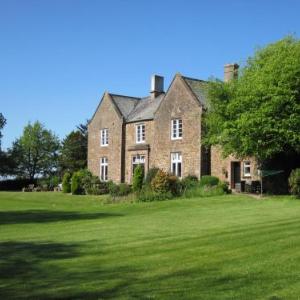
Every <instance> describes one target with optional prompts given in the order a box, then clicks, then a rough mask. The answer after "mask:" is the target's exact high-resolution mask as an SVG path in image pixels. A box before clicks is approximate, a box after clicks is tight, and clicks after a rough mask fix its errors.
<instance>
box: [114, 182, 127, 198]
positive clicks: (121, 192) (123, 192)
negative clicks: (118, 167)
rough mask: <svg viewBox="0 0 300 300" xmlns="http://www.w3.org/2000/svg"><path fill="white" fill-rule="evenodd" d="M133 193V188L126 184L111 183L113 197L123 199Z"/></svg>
mask: <svg viewBox="0 0 300 300" xmlns="http://www.w3.org/2000/svg"><path fill="white" fill-rule="evenodd" d="M130 192H131V187H130V186H129V185H128V184H126V183H120V184H116V183H113V182H110V183H109V194H110V195H111V196H112V197H123V196H127V195H128V194H130Z"/></svg>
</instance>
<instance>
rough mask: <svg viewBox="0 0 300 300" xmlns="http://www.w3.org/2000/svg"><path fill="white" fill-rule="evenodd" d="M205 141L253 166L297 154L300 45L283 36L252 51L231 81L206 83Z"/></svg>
mask: <svg viewBox="0 0 300 300" xmlns="http://www.w3.org/2000/svg"><path fill="white" fill-rule="evenodd" d="M208 100H209V108H208V114H207V115H206V117H205V125H206V128H205V129H206V134H207V138H206V142H207V143H208V144H219V145H221V146H222V149H223V152H224V154H225V155H228V154H234V155H235V156H237V157H246V156H253V157H255V158H256V159H257V160H258V162H260V163H261V162H263V161H264V160H266V159H269V158H272V157H273V156H274V155H276V154H278V153H281V152H287V151H292V152H298V153H299V152H300V130H299V128H300V41H299V40H298V39H296V38H293V37H290V36H289V37H286V38H284V39H282V40H280V41H278V42H276V43H274V44H270V45H268V46H267V47H265V48H262V49H259V50H257V51H256V52H255V54H254V56H253V57H250V58H249V59H248V61H247V63H246V65H245V67H244V68H243V69H242V70H241V72H240V76H239V78H238V79H236V80H232V81H230V82H227V83H223V82H221V81H217V80H216V81H211V82H210V83H209V85H208Z"/></svg>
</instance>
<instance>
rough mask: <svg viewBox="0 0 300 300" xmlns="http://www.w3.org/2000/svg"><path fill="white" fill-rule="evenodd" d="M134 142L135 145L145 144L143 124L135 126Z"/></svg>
mask: <svg viewBox="0 0 300 300" xmlns="http://www.w3.org/2000/svg"><path fill="white" fill-rule="evenodd" d="M135 140H136V143H137V144H140V143H145V124H138V125H136V127H135Z"/></svg>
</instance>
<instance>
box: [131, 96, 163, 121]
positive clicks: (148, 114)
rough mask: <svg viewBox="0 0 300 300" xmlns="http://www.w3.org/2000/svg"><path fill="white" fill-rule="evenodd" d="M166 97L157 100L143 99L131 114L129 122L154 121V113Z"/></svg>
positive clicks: (159, 97) (156, 98)
mask: <svg viewBox="0 0 300 300" xmlns="http://www.w3.org/2000/svg"><path fill="white" fill-rule="evenodd" d="M164 96H165V94H161V95H159V96H158V97H155V98H151V96H149V97H145V98H142V99H141V100H140V101H139V102H138V104H137V105H136V106H135V108H134V109H133V111H132V112H131V113H130V114H129V116H128V118H127V122H135V121H140V120H149V119H153V117H154V113H155V112H156V110H157V108H158V106H159V104H160V103H161V101H162V99H163V98H164Z"/></svg>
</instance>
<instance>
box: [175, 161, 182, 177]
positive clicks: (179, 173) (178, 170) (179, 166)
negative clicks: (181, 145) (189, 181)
mask: <svg viewBox="0 0 300 300" xmlns="http://www.w3.org/2000/svg"><path fill="white" fill-rule="evenodd" d="M176 175H177V176H178V177H181V162H178V163H177V174H176Z"/></svg>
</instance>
